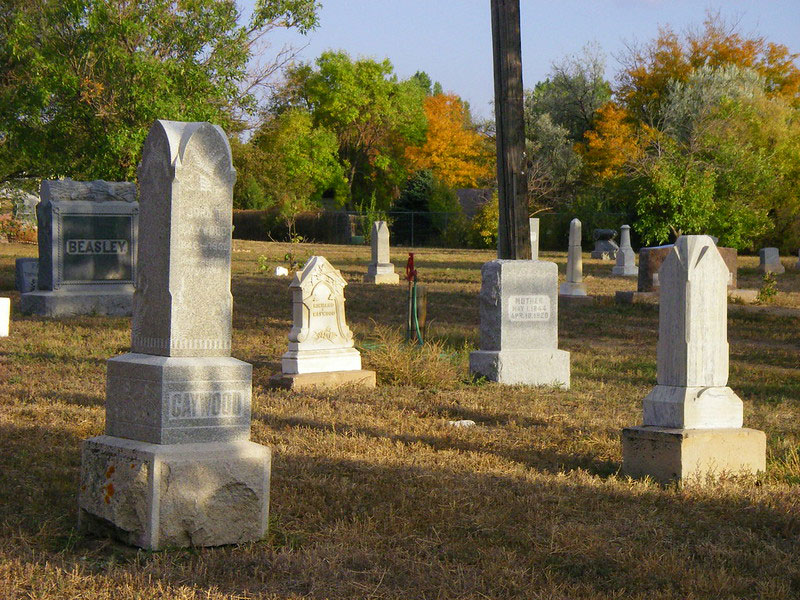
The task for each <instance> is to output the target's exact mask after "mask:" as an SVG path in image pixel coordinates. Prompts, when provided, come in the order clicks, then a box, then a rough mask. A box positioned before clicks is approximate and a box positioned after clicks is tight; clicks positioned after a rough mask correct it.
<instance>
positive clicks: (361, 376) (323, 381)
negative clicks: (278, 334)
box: [269, 370, 376, 390]
mask: <svg viewBox="0 0 800 600" xmlns="http://www.w3.org/2000/svg"><path fill="white" fill-rule="evenodd" d="M269 383H270V386H272V387H274V388H282V389H284V390H300V389H304V388H310V387H328V388H332V387H341V386H344V385H357V386H359V387H365V388H374V387H375V383H376V377H375V371H365V370H358V371H327V372H324V373H279V374H277V375H273V376H272V377H270V379H269Z"/></svg>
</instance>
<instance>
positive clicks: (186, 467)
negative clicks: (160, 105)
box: [79, 121, 270, 549]
mask: <svg viewBox="0 0 800 600" xmlns="http://www.w3.org/2000/svg"><path fill="white" fill-rule="evenodd" d="M234 180H235V172H234V170H233V166H232V163H231V153H230V146H229V145H228V140H227V137H226V136H225V133H224V132H223V131H222V130H221V129H220V128H219V127H217V126H215V125H211V124H209V123H180V122H173V121H157V122H156V123H155V124H154V125H153V126H152V128H151V129H150V133H149V134H148V136H147V139H146V140H145V144H144V152H143V155H142V163H141V165H140V167H139V187H140V190H141V231H142V238H141V243H140V244H139V257H138V264H139V270H138V274H137V275H138V276H137V292H136V294H135V296H134V314H133V322H132V333H131V338H132V342H131V346H132V352H130V353H128V354H123V355H121V356H117V357H114V358H112V359H110V360H109V361H108V375H107V385H106V435H103V436H99V437H95V438H92V439H89V440H87V441H86V442H84V445H83V453H82V468H81V491H80V494H79V506H80V518H81V526H82V527H83V528H84V529H88V530H92V531H95V532H100V533H106V532H111V533H112V534H113V535H114V536H115V537H118V538H120V539H121V540H122V541H125V542H127V543H130V544H133V545H136V546H140V547H143V548H149V549H159V548H163V547H166V546H215V545H220V544H230V543H238V542H245V541H253V540H257V539H260V538H261V537H263V535H264V534H265V532H266V526H267V510H268V505H269V473H270V450H269V448H266V447H264V446H260V445H259V444H255V443H253V442H250V441H248V440H249V437H250V396H251V378H252V367H251V365H249V364H247V363H245V362H242V361H240V360H236V359H235V358H231V357H230V347H231V293H230V257H231V230H232V227H231V225H232V197H233V183H234ZM231 514H233V515H236V518H235V519H231V518H229V515H231ZM109 524H110V525H112V526H113V527H109Z"/></svg>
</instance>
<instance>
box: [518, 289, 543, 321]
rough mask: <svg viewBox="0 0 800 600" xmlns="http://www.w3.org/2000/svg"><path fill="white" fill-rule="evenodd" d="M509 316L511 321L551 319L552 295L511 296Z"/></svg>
mask: <svg viewBox="0 0 800 600" xmlns="http://www.w3.org/2000/svg"><path fill="white" fill-rule="evenodd" d="M508 318H509V320H511V321H547V320H548V319H550V296H546V295H544V294H536V295H533V296H509V298H508Z"/></svg>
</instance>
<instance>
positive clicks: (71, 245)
mask: <svg viewBox="0 0 800 600" xmlns="http://www.w3.org/2000/svg"><path fill="white" fill-rule="evenodd" d="M129 247H130V242H128V240H67V254H127V252H128V248H129Z"/></svg>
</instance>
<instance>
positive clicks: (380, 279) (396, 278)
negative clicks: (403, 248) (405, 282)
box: [364, 273, 400, 285]
mask: <svg viewBox="0 0 800 600" xmlns="http://www.w3.org/2000/svg"><path fill="white" fill-rule="evenodd" d="M364 283H374V284H376V285H382V284H398V283H400V275H399V274H397V273H375V274H374V275H373V274H370V273H367V274H366V275H364Z"/></svg>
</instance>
